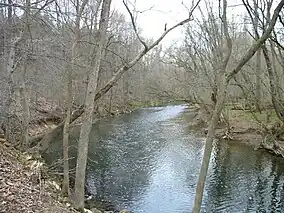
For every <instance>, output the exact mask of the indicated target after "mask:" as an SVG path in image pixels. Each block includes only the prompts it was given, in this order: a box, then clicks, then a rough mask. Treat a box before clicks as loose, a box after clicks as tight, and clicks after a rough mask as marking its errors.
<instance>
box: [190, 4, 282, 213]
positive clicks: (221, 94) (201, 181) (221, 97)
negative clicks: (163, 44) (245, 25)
mask: <svg viewBox="0 0 284 213" xmlns="http://www.w3.org/2000/svg"><path fill="white" fill-rule="evenodd" d="M283 5H284V1H281V2H279V3H278V5H277V7H276V9H275V10H274V14H273V16H272V18H271V21H270V23H269V25H268V27H267V29H266V31H265V32H264V33H263V35H262V36H261V37H260V38H259V39H258V40H257V41H256V42H255V43H254V44H253V45H252V46H251V47H250V49H249V50H248V51H247V52H246V53H245V54H244V56H243V57H242V58H241V60H240V61H239V63H238V64H237V65H236V67H235V68H234V69H233V70H232V71H231V72H228V73H226V67H227V63H228V60H229V58H230V51H231V50H230V49H231V48H232V46H231V41H230V36H229V33H228V25H227V17H226V8H227V1H226V0H224V1H223V8H222V9H223V15H222V23H223V27H224V34H225V37H226V40H227V48H228V52H227V55H226V57H225V58H224V61H223V62H224V63H223V65H222V67H221V68H223V70H224V71H223V75H222V80H221V83H220V85H219V90H218V96H217V102H216V106H215V109H214V112H213V116H212V119H211V122H210V125H209V129H208V134H207V137H206V142H205V143H206V144H205V150H204V156H203V160H202V166H201V170H200V174H199V178H198V183H197V188H196V197H195V202H194V208H193V212H196V213H197V212H200V209H201V203H202V196H203V191H204V185H205V180H206V176H207V171H208V166H209V162H210V156H211V152H212V147H213V139H214V135H215V129H216V125H217V122H218V118H219V116H220V113H221V111H222V108H223V106H224V102H225V97H226V90H227V87H228V85H229V83H230V81H231V80H232V78H234V76H235V75H236V74H237V73H238V72H239V71H240V70H241V68H242V67H243V66H244V65H245V64H246V63H247V62H248V61H249V60H250V59H251V58H252V57H253V55H254V54H255V53H256V51H257V50H258V49H259V48H261V46H262V45H263V44H264V42H265V41H266V40H267V39H268V38H269V36H270V34H271V32H272V31H273V29H274V26H275V23H276V21H277V18H278V15H279V13H280V11H281V9H282V7H283Z"/></svg>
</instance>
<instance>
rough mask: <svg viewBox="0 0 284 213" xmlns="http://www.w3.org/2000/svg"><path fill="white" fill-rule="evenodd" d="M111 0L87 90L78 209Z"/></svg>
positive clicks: (76, 197) (77, 183)
mask: <svg viewBox="0 0 284 213" xmlns="http://www.w3.org/2000/svg"><path fill="white" fill-rule="evenodd" d="M110 5H111V0H104V1H103V3H102V12H101V17H100V24H99V32H98V49H97V50H96V54H95V57H94V61H93V62H94V63H93V70H92V72H91V73H90V76H89V82H88V85H87V91H86V100H85V110H84V114H83V122H82V126H81V131H80V137H79V142H78V157H77V166H76V178H75V195H74V205H75V207H76V208H77V209H83V208H84V195H85V173H86V165H87V156H88V145H89V134H90V132H91V128H92V115H93V109H94V99H95V95H96V89H97V84H98V73H99V68H100V63H101V59H102V54H103V49H104V47H105V42H106V33H107V27H108V21H109V12H110Z"/></svg>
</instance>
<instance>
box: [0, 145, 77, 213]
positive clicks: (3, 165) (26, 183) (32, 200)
mask: <svg viewBox="0 0 284 213" xmlns="http://www.w3.org/2000/svg"><path fill="white" fill-rule="evenodd" d="M0 155H1V158H0V212H9V213H13V212H15V213H18V212H21V213H22V212H23V213H24V212H44V213H45V212H50V213H71V212H76V211H75V210H74V209H72V208H71V207H67V205H66V204H63V203H60V202H59V201H58V199H59V197H58V194H60V193H59V191H58V189H56V186H57V185H56V183H55V182H54V181H51V179H49V180H44V179H42V172H41V170H42V163H41V162H40V161H39V160H32V159H31V156H28V155H24V154H22V153H20V152H19V151H17V150H15V149H13V148H11V147H9V146H7V145H5V144H4V143H3V142H0ZM57 187H58V186H57Z"/></svg>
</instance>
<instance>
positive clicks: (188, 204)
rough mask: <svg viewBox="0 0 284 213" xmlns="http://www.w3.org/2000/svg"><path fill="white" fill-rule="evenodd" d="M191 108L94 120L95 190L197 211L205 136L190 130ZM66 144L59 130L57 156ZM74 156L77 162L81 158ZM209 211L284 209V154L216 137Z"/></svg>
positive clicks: (158, 207) (145, 204) (134, 203)
mask: <svg viewBox="0 0 284 213" xmlns="http://www.w3.org/2000/svg"><path fill="white" fill-rule="evenodd" d="M191 113H192V112H190V111H189V110H188V109H187V106H186V105H177V106H166V107H151V108H143V109H139V110H136V111H134V112H133V113H130V114H126V115H121V116H118V117H115V118H109V119H104V120H101V121H99V122H97V123H96V124H94V125H93V128H92V132H91V135H90V146H89V160H88V166H87V176H86V182H87V188H88V191H89V192H90V193H91V194H92V195H93V196H95V197H96V198H97V199H98V200H102V201H103V202H104V203H106V204H108V205H109V206H111V208H115V209H128V210H131V211H133V212H135V213H188V212H191V210H192V207H193V201H194V195H195V187H196V182H197V177H198V173H199V169H200V166H201V161H202V155H203V149H204V141H205V139H204V138H202V137H197V136H195V135H193V134H192V132H191V131H190V129H189V125H188V124H189V122H190V118H191ZM78 135H79V128H78V129H74V131H73V134H72V137H71V141H72V142H71V146H70V157H76V144H77V140H78ZM61 137H62V136H61ZM61 146H62V145H61V138H60V137H59V138H58V140H57V141H56V142H54V143H53V144H52V147H51V148H50V149H49V156H48V160H49V161H50V162H51V161H54V160H56V159H58V158H60V157H61V152H62V151H61V150H62V149H61ZM70 162H71V164H72V165H73V166H74V165H75V162H76V161H75V158H73V159H72V160H70ZM202 212H218V213H222V212H284V160H283V159H282V158H279V157H275V156H273V155H270V154H268V153H266V152H261V151H254V150H253V149H252V148H251V147H249V146H246V145H244V144H239V143H225V142H217V141H216V142H215V143H214V149H213V153H212V156H211V162H210V167H209V171H208V178H207V181H206V187H205V193H204V199H203V204H202Z"/></svg>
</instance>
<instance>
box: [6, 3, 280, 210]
mask: <svg viewBox="0 0 284 213" xmlns="http://www.w3.org/2000/svg"><path fill="white" fill-rule="evenodd" d="M137 2H138V0H137V1H136V0H135V1H131V0H121V1H117V2H116V4H120V6H121V8H124V10H123V11H121V10H118V9H116V8H115V6H113V4H114V2H113V1H112V0H0V16H1V17H0V23H1V29H0V43H1V44H0V81H1V82H0V97H1V102H0V127H1V128H0V139H1V146H0V150H1V152H0V153H2V154H3V158H2V157H1V158H2V160H1V159H0V162H1V161H3V162H4V159H5V157H4V156H6V154H4V153H5V152H6V151H5V150H6V149H7V147H9V149H13V150H16V151H15V152H19V153H24V154H25V155H32V156H37V155H41V154H42V153H44V152H46V151H47V150H48V149H49V147H50V146H52V143H53V142H54V141H55V140H57V139H56V138H58V136H59V135H62V140H61V147H62V161H61V164H60V165H59V167H60V168H62V181H61V179H60V181H61V183H60V184H61V186H60V191H61V192H60V194H61V195H62V196H63V197H65V198H66V199H68V202H69V201H70V203H72V206H73V207H74V210H72V211H76V210H81V211H85V210H86V209H84V208H85V200H86V199H85V191H86V189H85V188H86V178H85V177H86V168H87V163H88V152H89V150H88V148H89V144H90V140H91V139H90V133H91V131H92V127H93V125H95V124H96V123H97V122H99V120H101V119H104V118H106V117H119V116H121V115H123V114H128V113H129V114H131V113H132V111H134V112H135V110H136V109H140V108H144V107H154V106H167V105H170V104H172V103H175V104H176V103H186V104H187V105H188V106H190V107H195V108H198V110H199V112H200V113H202V114H203V116H205V117H206V118H204V121H205V123H206V127H205V130H204V131H205V135H204V138H205V139H204V140H205V142H204V153H203V158H202V164H201V168H200V171H199V175H198V177H197V183H196V191H195V198H194V200H192V201H190V200H189V201H188V202H192V203H194V205H193V209H192V210H190V211H192V212H196V213H197V212H201V208H202V198H203V197H204V194H203V192H204V190H205V181H206V178H207V177H208V169H209V166H210V159H212V155H211V154H212V150H213V149H214V141H215V140H214V139H215V138H216V137H218V135H220V134H218V130H220V129H222V131H223V132H222V133H221V136H220V137H222V139H225V140H228V141H229V140H232V139H233V138H234V137H237V136H236V135H237V134H238V133H239V132H238V131H240V128H244V129H245V130H244V131H245V133H246V134H247V133H252V132H253V135H258V136H260V138H261V139H259V142H258V143H259V147H261V148H262V149H265V150H266V151H269V152H272V153H273V154H274V155H277V156H280V157H284V128H283V124H284V96H283V90H284V77H283V76H284V75H283V74H284V43H283V41H284V30H283V29H284V10H283V5H284V0H278V1H277V0H238V1H235V2H234V3H233V1H228V0H218V1H216V0H187V1H183V2H181V3H180V4H181V5H182V6H183V8H184V10H185V11H186V13H185V14H187V16H186V17H185V18H184V19H183V20H182V19H181V20H179V21H177V22H176V23H174V24H173V25H170V24H167V23H161V34H160V36H159V37H156V38H152V37H146V36H144V34H143V28H141V27H140V26H139V18H140V17H143V16H147V13H149V12H151V11H153V10H154V9H157V10H158V9H159V8H155V6H153V7H152V6H151V5H150V4H149V5H150V7H149V8H147V9H146V10H145V8H144V9H143V8H138V7H137V6H136V5H137ZM153 4H155V3H154V2H153ZM153 8H154V9H153ZM234 10H238V11H241V13H240V14H241V15H234V12H233V11H234ZM148 24H149V25H150V24H151V23H148ZM177 29H179V30H181V32H182V35H180V40H179V42H173V43H171V44H170V45H169V44H167V45H164V44H163V41H164V39H165V38H166V37H167V36H168V34H171V33H173V31H176V30H177ZM251 125H252V126H253V127H252V126H251ZM240 126H241V127H240ZM76 127H78V128H79V129H80V131H79V134H78V140H77V141H78V142H77V148H76V151H77V158H76V166H75V168H72V170H73V169H74V170H75V171H74V177H73V176H72V178H71V177H70V172H71V165H70V158H69V157H70V156H69V152H68V150H69V148H70V138H71V135H72V131H73V129H74V128H76ZM198 128H199V127H198ZM216 135H217V136H216ZM244 137H249V136H247V135H245V136H244ZM246 139H247V138H246ZM5 147H6V148H5ZM27 153H28V154H27ZM2 154H1V155H2ZM3 162H1V163H0V165H1V167H5V164H4V163H3ZM11 165H12V164H11ZM1 169H2V168H1ZM1 169H0V175H1V176H0V180H1V178H3V179H2V180H3V181H4V182H5V180H6V178H9V177H8V176H7V177H6V176H5V175H4V173H5V172H4V170H1ZM47 173H48V172H47ZM37 174H38V173H37ZM10 181H11V180H10ZM39 182H40V178H39ZM71 182H72V183H71ZM73 182H74V183H73ZM0 186H1V185H0ZM2 187H3V186H2ZM4 188H5V187H4ZM0 191H1V189H0ZM61 195H60V196H61ZM3 197H4V195H3ZM18 199H21V198H18ZM1 200H2V199H1V196H0V203H1ZM5 203H9V202H8V201H7V200H5V199H4V198H3V205H4V204H5ZM1 205H2V204H0V211H1V210H3V211H4V212H25V211H23V210H19V209H18V210H15V209H14V210H13V209H9V207H5V206H4V207H3V209H2V207H1ZM27 208H28V207H27ZM62 208H63V207H62ZM64 208H66V206H64ZM68 208H69V206H68ZM69 211H70V212H72V211H71V210H70V209H69V210H68V211H67V210H66V212H69ZM123 211H124V212H128V211H126V210H123ZM123 211H121V212H123ZM46 212H49V211H48V210H46ZM53 212H65V211H63V210H54V211H53ZM93 212H94V211H93Z"/></svg>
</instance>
